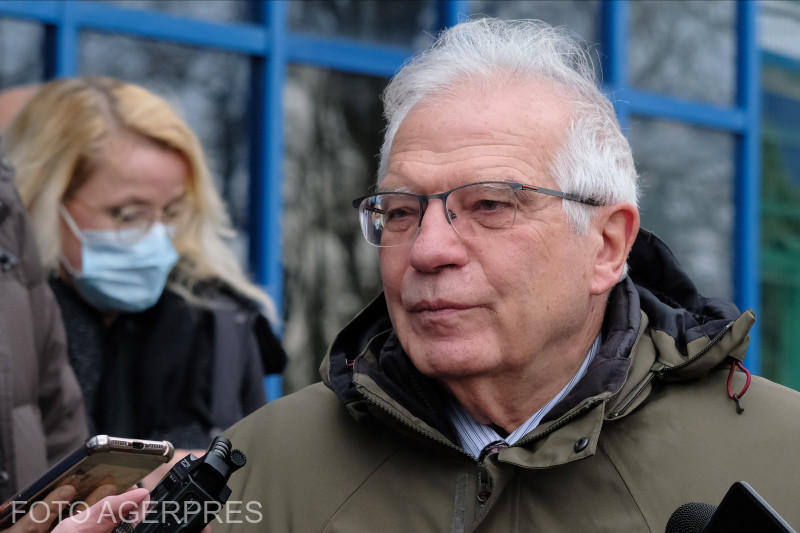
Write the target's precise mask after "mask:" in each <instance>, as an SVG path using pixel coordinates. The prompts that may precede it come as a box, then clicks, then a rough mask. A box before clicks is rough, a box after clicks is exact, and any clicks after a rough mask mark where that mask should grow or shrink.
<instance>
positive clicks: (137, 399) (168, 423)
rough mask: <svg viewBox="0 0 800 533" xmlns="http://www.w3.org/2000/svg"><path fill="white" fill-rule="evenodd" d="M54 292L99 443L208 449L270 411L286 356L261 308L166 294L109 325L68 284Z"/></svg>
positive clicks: (218, 293)
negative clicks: (134, 441) (273, 379)
mask: <svg viewBox="0 0 800 533" xmlns="http://www.w3.org/2000/svg"><path fill="white" fill-rule="evenodd" d="M50 284H51V287H52V288H53V292H54V293H55V295H56V297H57V299H58V303H59V305H60V307H61V310H62V313H63V316H64V324H65V326H66V330H67V339H68V345H69V358H70V362H71V363H72V365H73V367H74V368H75V373H76V374H77V376H78V381H79V382H80V385H81V388H82V390H83V395H84V398H85V400H86V408H87V412H88V414H89V420H90V427H91V429H92V433H105V434H109V435H116V436H121V437H137V438H143V439H166V440H169V441H171V442H172V443H173V444H174V445H175V446H176V447H178V448H191V449H198V448H199V449H205V448H206V447H207V446H208V443H209V442H210V440H211V438H212V437H213V436H215V435H216V434H218V433H219V432H221V431H222V430H223V429H224V428H226V427H228V426H230V425H231V424H233V423H234V422H236V421H238V420H239V419H241V418H242V417H244V416H245V415H247V414H249V413H250V412H252V411H254V410H256V409H258V408H259V407H261V406H262V405H264V404H265V403H266V398H265V394H264V382H263V378H264V375H265V374H266V373H277V372H280V371H281V370H282V369H283V366H284V363H285V358H286V356H285V354H284V352H283V348H281V345H280V343H279V342H278V340H277V339H276V338H275V336H274V335H273V333H272V330H271V328H270V325H269V323H268V322H267V319H266V318H265V317H264V315H263V314H262V313H261V312H260V311H259V309H258V307H257V306H256V304H255V303H253V302H250V301H248V300H246V299H244V298H241V297H238V296H235V295H233V294H231V293H230V292H229V291H225V290H223V289H221V288H215V289H213V290H212V289H209V290H207V291H206V292H207V293H208V294H206V297H207V299H210V300H212V301H213V303H214V306H213V307H200V306H198V305H195V304H193V303H190V302H188V301H187V300H185V299H184V298H182V297H181V296H179V295H178V294H176V293H175V292H172V291H170V290H165V291H164V293H163V294H162V296H161V298H160V299H159V301H158V302H157V303H156V305H155V306H153V307H151V308H150V309H147V310H145V311H143V312H140V313H122V314H119V315H118V316H116V317H115V318H114V320H113V322H111V323H110V324H106V323H104V321H103V317H102V315H101V314H100V313H99V312H98V311H97V310H96V309H95V308H93V307H92V306H91V305H89V304H88V303H86V302H85V301H84V300H83V299H82V298H81V297H80V296H79V295H78V294H77V292H76V291H75V290H74V289H73V288H72V287H71V286H70V285H68V284H66V283H64V282H63V281H61V280H59V279H57V278H52V279H51V281H50Z"/></svg>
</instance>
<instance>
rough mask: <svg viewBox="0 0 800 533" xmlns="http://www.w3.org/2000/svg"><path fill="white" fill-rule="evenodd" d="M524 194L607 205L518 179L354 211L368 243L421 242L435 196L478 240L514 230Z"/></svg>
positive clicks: (391, 195) (398, 198)
mask: <svg viewBox="0 0 800 533" xmlns="http://www.w3.org/2000/svg"><path fill="white" fill-rule="evenodd" d="M520 191H532V192H535V193H539V194H546V195H548V196H557V197H559V198H563V199H564V200H570V201H573V202H580V203H582V204H586V205H591V206H599V205H602V203H601V202H599V201H597V200H595V199H593V198H588V197H584V196H580V195H577V194H572V193H567V192H562V191H556V190H553V189H545V188H543V187H536V186H533V185H523V184H521V183H516V182H513V181H482V182H478V183H470V184H468V185H462V186H460V187H456V188H455V189H450V190H449V191H445V192H441V193H437V194H414V193H410V192H382V193H378V194H370V195H367V196H362V197H360V198H356V199H355V200H353V207H355V208H357V209H358V215H359V220H360V222H361V231H362V233H363V234H364V238H366V239H367V242H368V243H370V244H372V245H374V246H379V247H382V248H384V247H390V246H398V245H402V244H407V243H409V242H411V241H413V240H414V239H415V238H416V236H417V233H419V229H420V227H421V226H422V217H423V216H425V211H426V209H427V208H428V201H429V200H430V199H432V198H438V199H439V200H441V201H442V208H443V209H444V216H445V218H447V222H449V223H450V225H451V226H452V227H453V229H454V230H455V231H456V233H457V234H458V235H459V236H461V237H463V238H470V237H473V236H475V235H476V234H478V233H480V232H481V231H482V230H487V229H488V230H496V229H504V228H510V227H511V226H513V225H514V219H515V218H516V216H517V207H518V203H519V198H518V193H519V192H520Z"/></svg>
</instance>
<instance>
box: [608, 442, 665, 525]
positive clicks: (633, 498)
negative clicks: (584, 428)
mask: <svg viewBox="0 0 800 533" xmlns="http://www.w3.org/2000/svg"><path fill="white" fill-rule="evenodd" d="M597 452H600V453H602V454H603V455H604V456H605V458H606V459H608V463H609V464H610V465H611V467H612V468H613V469H614V472H616V473H617V476H618V477H619V480H620V481H621V482H622V486H624V487H625V490H626V491H627V493H628V496H629V497H630V499H631V501H632V502H633V504H634V505H635V506H636V511H638V513H639V516H641V517H642V522H644V523H645V524H647V529H648V531H650V532H652V531H653V529H652V528H651V527H650V523H649V522H648V520H647V516H646V515H645V514H644V511H642V506H641V505H639V501H638V500H637V499H636V496H635V495H634V493H633V491H632V490H631V488H630V486H628V480H627V479H625V476H623V475H622V472H620V471H619V468H617V464H616V463H615V462H614V459H613V458H612V457H611V455H609V454H608V453H607V452H606V450H605V446H604V445H603V444H602V443H601V442H598V443H597Z"/></svg>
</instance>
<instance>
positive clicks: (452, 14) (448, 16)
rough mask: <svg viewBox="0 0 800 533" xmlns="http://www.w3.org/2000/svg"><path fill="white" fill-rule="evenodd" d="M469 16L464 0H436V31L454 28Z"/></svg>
mask: <svg viewBox="0 0 800 533" xmlns="http://www.w3.org/2000/svg"><path fill="white" fill-rule="evenodd" d="M468 15H469V6H468V5H467V2H465V1H464V0H437V2H436V19H437V20H436V28H435V29H436V30H441V29H444V28H449V27H450V26H455V25H456V24H458V23H459V22H461V21H463V20H464V19H466V18H467V16H468Z"/></svg>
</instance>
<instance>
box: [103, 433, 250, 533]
mask: <svg viewBox="0 0 800 533" xmlns="http://www.w3.org/2000/svg"><path fill="white" fill-rule="evenodd" d="M246 462H247V458H246V457H245V455H244V453H242V452H241V451H239V450H237V449H232V448H231V441H229V440H228V439H226V438H225V437H215V438H214V440H213V441H211V445H210V446H209V448H208V451H207V452H206V454H205V455H203V456H202V457H200V458H199V459H198V458H197V457H195V456H194V455H191V454H190V455H187V456H186V457H184V458H183V459H181V460H180V461H178V462H177V463H176V464H175V466H173V467H172V469H171V470H170V471H169V472H168V473H167V475H165V476H164V477H163V478H161V481H159V482H158V485H156V487H155V488H154V489H153V490H152V491H150V504H151V505H148V510H147V512H146V513H145V515H144V517H143V520H142V522H141V523H139V525H138V526H136V528H135V529H133V528H131V527H130V525H129V524H125V523H123V524H120V526H117V528H115V530H114V533H129V532H130V531H131V530H133V531H135V533H200V531H201V530H202V529H203V528H204V527H205V526H206V525H207V524H208V523H209V522H211V520H212V519H213V518H214V517H215V516H216V514H217V513H218V512H219V511H220V510H222V508H223V506H224V505H225V502H227V501H228V497H229V496H230V494H231V489H230V488H229V487H228V486H227V483H228V480H229V479H230V477H231V474H233V472H235V471H236V470H238V469H239V468H241V467H243V466H244V465H245V463H246ZM125 526H127V528H126V527H125Z"/></svg>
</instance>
